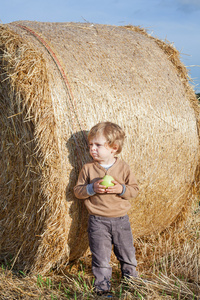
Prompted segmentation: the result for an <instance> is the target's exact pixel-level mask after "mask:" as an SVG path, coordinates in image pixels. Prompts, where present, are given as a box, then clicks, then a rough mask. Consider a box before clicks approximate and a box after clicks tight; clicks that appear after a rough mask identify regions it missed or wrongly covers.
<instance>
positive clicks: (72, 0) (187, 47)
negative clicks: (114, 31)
mask: <svg viewBox="0 0 200 300" xmlns="http://www.w3.org/2000/svg"><path fill="white" fill-rule="evenodd" d="M0 20H1V22H2V23H3V24H4V23H9V22H13V21H18V20H31V21H42V22H90V23H100V24H110V25H127V24H131V25H139V26H141V27H143V28H145V29H146V30H147V31H148V33H150V34H152V35H153V36H155V37H158V38H160V39H161V40H165V39H166V40H168V41H169V42H171V43H173V44H174V46H175V47H176V48H177V49H178V50H179V51H180V52H181V60H182V61H183V63H184V64H185V66H186V67H187V68H188V69H189V71H190V76H191V78H192V80H193V83H192V85H193V87H194V90H195V92H200V0H0Z"/></svg>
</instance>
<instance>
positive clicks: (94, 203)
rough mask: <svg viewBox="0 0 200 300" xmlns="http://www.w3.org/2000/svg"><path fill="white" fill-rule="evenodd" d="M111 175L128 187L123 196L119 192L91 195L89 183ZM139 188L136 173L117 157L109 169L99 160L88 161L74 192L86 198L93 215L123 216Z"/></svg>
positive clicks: (88, 208)
mask: <svg viewBox="0 0 200 300" xmlns="http://www.w3.org/2000/svg"><path fill="white" fill-rule="evenodd" d="M106 174H107V175H111V176H112V177H113V178H114V179H115V180H116V181H117V182H119V183H120V184H123V185H125V187H126V189H125V192H124V194H123V195H122V196H120V195H118V194H106V193H105V194H95V195H93V196H89V195H88V193H87V185H88V184H90V183H94V182H95V181H97V180H99V179H102V178H103V177H104V176H105V175H106ZM138 192H139V188H138V184H137V180H136V178H135V176H134V174H133V173H132V172H131V170H130V167H129V165H128V164H127V163H125V162H124V161H122V160H120V159H119V158H117V159H116V162H115V163H114V165H113V166H112V167H110V168H109V169H108V170H106V169H104V168H103V167H102V166H101V165H100V164H99V163H98V162H95V161H93V162H91V163H87V164H85V165H84V166H83V168H82V170H81V172H80V174H79V177H78V181H77V184H76V186H75V187H74V194H75V196H76V197H77V198H79V199H84V200H85V201H84V203H85V206H86V208H87V210H88V212H89V214H91V215H96V216H104V217H110V218H113V217H123V216H124V215H126V214H127V212H128V210H129V209H130V207H131V204H130V202H129V201H128V200H129V199H131V198H135V197H136V196H137V195H138Z"/></svg>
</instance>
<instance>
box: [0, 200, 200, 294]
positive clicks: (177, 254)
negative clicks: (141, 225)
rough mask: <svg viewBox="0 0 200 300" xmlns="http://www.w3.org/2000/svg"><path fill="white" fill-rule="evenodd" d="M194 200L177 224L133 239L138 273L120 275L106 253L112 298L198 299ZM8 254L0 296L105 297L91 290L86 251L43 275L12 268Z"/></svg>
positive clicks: (199, 225) (199, 221) (199, 251)
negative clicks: (128, 276) (133, 276)
mask: <svg viewBox="0 0 200 300" xmlns="http://www.w3.org/2000/svg"><path fill="white" fill-rule="evenodd" d="M199 236H200V206H199V202H198V201H197V202H196V204H195V206H194V209H193V211H192V213H191V216H190V217H189V219H188V220H187V221H186V222H185V224H184V225H183V226H182V227H181V228H180V227H179V226H176V225H175V224H174V225H173V226H171V227H170V228H168V229H167V230H165V232H163V233H161V234H157V235H153V236H151V237H148V238H143V239H137V240H136V241H135V247H136V253H137V256H138V271H139V274H140V276H139V278H137V279H134V280H130V281H122V280H121V273H120V267H119V263H118V261H117V260H116V259H115V257H114V255H112V259H111V265H112V268H113V278H112V299H123V300H128V299H177V300H179V299H191V300H193V299H194V300H197V299H200V286H199V282H200V238H199ZM11 266H12V257H10V259H9V260H7V261H4V262H3V263H2V265H1V270H0V299H2V300H4V299H6V300H11V299H12V300H14V299H41V300H42V299H51V300H56V299H83V300H84V299H105V297H103V296H101V297H100V296H97V295H96V294H94V292H93V282H94V279H93V275H92V271H91V257H90V255H87V256H85V257H82V258H81V259H79V261H77V262H75V263H73V264H70V265H68V266H67V268H66V269H65V270H60V272H59V273H58V272H55V271H53V270H52V271H50V272H49V274H47V275H46V276H42V275H40V274H36V275H29V274H25V273H24V272H23V270H13V269H12V268H11Z"/></svg>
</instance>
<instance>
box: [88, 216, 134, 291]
mask: <svg viewBox="0 0 200 300" xmlns="http://www.w3.org/2000/svg"><path fill="white" fill-rule="evenodd" d="M88 236H89V244H90V250H91V252H92V272H93V274H94V276H95V283H94V285H95V289H96V290H97V291H109V290H110V287H111V284H110V279H111V275H112V268H111V266H110V264H109V263H110V257H111V251H112V245H114V248H113V250H114V253H115V255H116V257H117V259H118V260H119V262H120V265H121V272H122V277H130V276H133V277H137V271H136V266H137V261H136V258H135V248H134V246H133V236H132V232H131V227H130V222H129V217H128V215H125V216H124V217H118V218H107V217H100V216H93V215H90V216H89V222H88Z"/></svg>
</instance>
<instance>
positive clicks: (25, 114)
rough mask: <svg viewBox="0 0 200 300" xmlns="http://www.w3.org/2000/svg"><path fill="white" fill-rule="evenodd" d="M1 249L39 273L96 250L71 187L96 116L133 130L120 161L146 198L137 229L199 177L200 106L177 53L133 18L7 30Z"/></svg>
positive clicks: (185, 194) (180, 198)
mask: <svg viewBox="0 0 200 300" xmlns="http://www.w3.org/2000/svg"><path fill="white" fill-rule="evenodd" d="M0 69H1V72H0V76H1V81H0V82H1V83H0V101H1V128H0V129H1V154H0V155H1V157H0V160H1V193H0V202H1V206H0V227H1V228H0V243H1V244H0V253H1V256H2V257H4V258H6V257H8V256H9V255H11V256H12V266H14V265H20V267H25V268H27V269H31V270H32V271H34V272H36V271H39V272H40V273H45V272H47V271H48V270H49V269H50V268H52V267H54V268H55V267H56V268H58V267H60V266H63V265H64V264H67V263H68V262H69V260H73V259H76V258H78V257H80V256H81V255H82V254H83V253H84V252H85V251H86V250H87V248H88V240H87V218H88V215H87V212H86V209H85V207H84V203H83V201H81V200H77V199H76V198H75V197H74V194H73V186H74V185H75V183H76V180H77V176H78V172H79V170H80V168H81V166H82V165H83V164H84V163H85V162H87V161H88V160H90V157H89V154H88V149H87V132H88V130H89V129H90V128H91V127H92V126H93V125H94V124H96V123H98V122H100V121H107V120H109V121H112V122H115V123H118V124H119V125H120V126H122V128H123V129H124V130H125V132H126V143H125V146H124V149H123V151H122V154H121V158H122V159H124V160H125V161H127V162H128V163H129V165H130V166H131V168H132V169H133V171H134V173H135V174H136V177H137V179H138V182H139V186H140V194H139V196H138V197H137V198H136V199H132V200H131V204H132V208H131V211H130V212H129V217H130V222H131V226H132V230H133V235H134V237H141V236H144V235H148V234H151V233H152V232H158V231H162V230H163V229H165V228H166V227H168V226H169V225H170V224H171V223H172V222H173V221H174V220H175V219H176V218H177V216H178V215H179V213H180V212H181V211H182V209H183V208H184V207H186V206H188V205H190V202H191V201H189V199H191V191H192V188H193V187H194V183H196V184H197V183H198V182H197V174H196V175H195V173H197V169H198V166H199V164H198V152H199V136H198V124H199V107H198V104H197V100H196V97H195V93H194V91H193V89H192V87H191V86H190V84H189V77H188V74H187V70H186V68H185V66H184V65H183V64H182V63H181V61H180V57H179V52H178V51H177V50H176V49H175V48H174V47H173V46H172V45H170V44H169V43H167V42H166V43H165V42H162V41H160V40H159V39H155V38H153V37H151V36H149V35H148V34H147V33H146V32H145V31H144V30H143V29H140V28H138V27H133V26H126V27H118V26H108V25H97V24H88V23H87V24H85V23H84V24H81V23H79V24H76V23H38V22H29V21H20V22H14V23H10V24H7V25H1V26H0Z"/></svg>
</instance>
